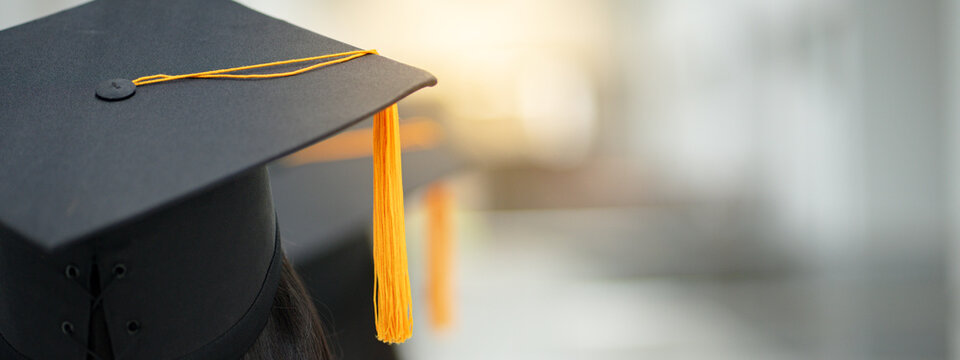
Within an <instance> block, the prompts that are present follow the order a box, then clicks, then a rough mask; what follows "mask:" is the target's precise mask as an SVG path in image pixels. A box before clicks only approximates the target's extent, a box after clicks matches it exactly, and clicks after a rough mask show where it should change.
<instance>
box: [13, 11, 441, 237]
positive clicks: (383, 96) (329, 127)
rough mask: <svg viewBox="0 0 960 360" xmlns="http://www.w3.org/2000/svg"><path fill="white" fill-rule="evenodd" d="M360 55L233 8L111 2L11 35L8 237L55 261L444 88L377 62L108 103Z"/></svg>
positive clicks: (405, 69)
mask: <svg viewBox="0 0 960 360" xmlns="http://www.w3.org/2000/svg"><path fill="white" fill-rule="evenodd" d="M371 45H373V44H371ZM371 47H373V46H371ZM355 49H356V48H354V47H353V46H349V45H346V44H344V43H341V42H338V41H335V40H331V39H329V38H326V37H323V36H321V35H317V34H314V33H312V32H309V31H307V30H304V29H301V28H298V27H296V26H293V25H290V24H289V23H286V22H284V21H280V20H277V19H273V18H270V17H268V16H265V15H263V14H260V13H257V12H256V11H253V10H250V9H248V8H246V7H243V6H241V5H239V4H236V3H233V2H230V1H225V0H204V1H198V0H139V1H127V0H99V1H93V2H91V3H88V4H84V5H81V6H79V7H76V8H73V9H70V10H67V11H64V12H61V13H58V14H54V15H52V16H49V17H45V18H42V19H39V20H36V21H33V22H29V23H26V24H23V25H20V26H16V27H13V28H10V29H7V30H4V31H0V84H3V86H0V109H2V110H0V111H2V114H3V116H2V117H0V146H2V149H3V151H0V179H2V181H0V204H3V205H2V206H0V227H5V228H7V230H8V231H10V232H14V233H16V234H18V235H19V237H21V238H23V239H25V240H26V241H30V242H32V243H34V244H36V245H37V246H40V247H42V248H46V249H55V248H58V247H62V246H66V245H68V244H69V243H71V242H74V241H78V240H80V239H83V238H84V237H85V236H89V235H91V234H94V233H96V232H100V231H103V230H104V229H106V228H109V227H111V226H116V225H117V224H119V223H122V222H126V221H129V220H130V219H132V218H134V217H136V216H138V215H142V214H145V213H147V212H149V211H151V210H153V209H155V208H157V207H160V206H163V205H165V204H169V203H171V202H173V201H176V200H177V199H181V198H183V197H185V196H187V195H189V194H193V193H197V192H199V191H202V190H204V189H207V188H209V187H210V186H211V185H212V184H215V183H217V182H219V181H223V180H224V179H227V178H229V177H231V176H234V175H236V174H239V173H241V172H243V171H245V170H247V169H251V168H254V167H257V166H261V165H263V164H265V163H266V162H268V161H270V160H272V159H276V158H278V157H280V156H283V155H285V154H288V153H290V152H293V151H295V150H297V149H299V148H302V147H304V146H306V145H309V144H310V143H313V142H316V141H318V140H322V139H324V138H326V137H328V136H330V135H332V134H333V133H335V132H337V131H339V130H342V129H344V128H345V127H347V126H350V125H352V124H354V123H355V122H357V121H358V120H360V119H363V118H365V117H367V116H370V115H371V114H373V113H375V112H376V111H378V110H380V109H382V108H384V107H386V106H388V105H389V104H392V103H395V102H397V101H398V100H400V99H401V98H403V97H405V96H406V95H408V94H410V93H412V92H413V91H415V90H417V89H419V88H421V87H424V86H429V85H432V84H434V83H435V82H436V79H434V78H433V76H431V75H430V74H428V73H426V72H424V71H422V70H419V69H416V68H413V67H410V66H407V65H403V64H400V63H397V62H394V61H392V60H389V59H387V58H385V57H381V56H376V55H368V56H364V57H361V58H358V59H355V60H351V61H348V62H346V63H342V64H337V65H333V66H330V67H326V68H322V69H318V70H315V71H310V72H307V73H303V74H300V75H297V76H292V77H285V78H277V79H266V80H196V79H193V80H191V79H187V80H179V81H174V82H168V83H162V84H155V85H147V86H142V87H140V88H138V89H137V90H136V94H135V95H133V96H132V97H130V98H128V99H125V100H121V101H113V102H108V101H103V100H100V99H99V98H97V97H96V95H95V90H96V88H97V86H98V85H99V84H100V83H101V82H103V81H105V80H109V79H115V78H126V79H132V78H136V77H139V76H145V75H153V74H158V73H164V74H183V73H192V72H198V71H206V70H214V69H221V68H227V67H235V66H242V65H252V64H258V63H263V62H269V61H277V60H286V59H293V58H300V57H307V56H313V55H321V54H329V53H337V52H343V51H350V50H355ZM300 66H302V65H294V66H291V67H284V68H272V69H269V70H268V72H275V71H279V70H290V69H293V68H298V67H300Z"/></svg>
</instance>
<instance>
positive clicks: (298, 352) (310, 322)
mask: <svg viewBox="0 0 960 360" xmlns="http://www.w3.org/2000/svg"><path fill="white" fill-rule="evenodd" d="M332 358H333V356H332V355H331V352H330V347H329V346H328V344H327V340H326V337H324V333H323V326H322V325H321V324H320V318H319V316H317V309H316V308H314V306H313V300H312V299H311V297H310V294H309V293H308V292H307V290H306V288H305V287H304V286H303V282H302V281H301V280H300V277H299V276H297V272H296V271H295V270H294V269H293V266H291V265H290V262H289V261H287V258H286V257H284V258H283V272H282V274H281V275H280V285H279V287H278V288H277V295H276V296H274V298H273V309H272V310H271V311H270V318H269V320H267V326H265V327H264V329H263V332H261V333H260V337H259V338H257V341H256V342H255V343H253V346H251V347H250V350H247V353H246V354H245V355H244V356H243V359H242V360H268V359H284V360H328V359H332Z"/></svg>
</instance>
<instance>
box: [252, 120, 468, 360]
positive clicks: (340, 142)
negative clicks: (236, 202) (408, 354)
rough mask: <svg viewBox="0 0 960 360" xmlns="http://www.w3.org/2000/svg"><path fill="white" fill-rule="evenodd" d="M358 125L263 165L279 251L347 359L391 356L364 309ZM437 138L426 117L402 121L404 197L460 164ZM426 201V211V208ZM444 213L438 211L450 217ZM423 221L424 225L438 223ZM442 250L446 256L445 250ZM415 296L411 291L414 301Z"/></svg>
mask: <svg viewBox="0 0 960 360" xmlns="http://www.w3.org/2000/svg"><path fill="white" fill-rule="evenodd" d="M364 125H368V124H366V122H365V123H362V124H360V125H359V127H360V129H358V130H351V131H347V132H344V133H341V134H338V135H337V136H336V137H333V138H331V139H329V140H328V141H326V142H323V143H319V144H316V145H314V146H311V147H310V148H307V149H305V150H302V151H300V152H298V153H295V154H293V155H290V156H288V157H286V158H284V159H283V160H281V161H277V162H275V163H274V164H273V165H271V166H270V177H271V185H272V186H273V195H274V199H275V202H276V206H277V217H278V220H279V222H280V224H281V226H280V228H281V230H280V232H281V237H282V239H283V244H284V245H283V246H284V249H285V250H286V254H287V256H288V257H290V258H291V260H292V262H293V263H294V265H295V266H296V268H297V272H298V273H299V274H300V277H301V278H302V279H303V282H304V285H305V286H306V287H307V289H308V290H309V291H310V293H311V295H312V296H313V298H314V300H315V301H316V307H317V309H318V310H319V311H320V313H321V315H322V317H323V318H324V320H326V321H325V324H324V325H325V326H326V327H327V329H328V330H329V332H330V333H331V334H332V335H331V339H330V341H331V342H332V344H334V346H333V347H334V348H335V349H337V351H338V352H339V353H340V354H339V355H340V357H342V358H346V359H391V358H394V355H393V350H392V348H391V347H389V346H385V345H384V344H382V343H380V342H378V341H377V340H376V338H375V337H374V336H373V327H372V326H370V324H372V323H373V322H374V318H373V313H372V312H370V305H371V296H370V289H371V288H372V287H373V286H374V283H373V280H374V276H373V273H374V264H373V261H372V258H371V257H370V251H371V249H370V222H371V217H370V208H371V202H372V194H371V193H370V191H369V189H370V187H371V186H372V184H371V182H370V178H371V168H372V167H371V157H370V155H371V148H370V137H371V133H370V129H369V128H363V127H364ZM442 137H443V136H442V132H441V130H440V129H439V126H438V125H436V124H435V123H433V122H430V121H425V120H418V119H410V121H406V119H405V121H403V122H401V126H400V138H401V143H402V144H403V149H404V150H403V165H404V166H403V180H404V181H403V185H404V192H405V193H406V194H407V195H410V194H411V193H413V192H417V191H423V189H429V190H427V192H428V193H431V194H432V193H433V192H434V191H435V189H436V188H438V187H441V186H442V185H441V184H442V183H443V182H444V178H446V177H449V176H450V175H452V174H453V173H454V172H456V171H458V170H461V169H463V168H465V167H466V166H467V164H466V163H465V161H464V160H463V159H462V158H461V157H459V156H457V154H456V152H455V151H453V149H451V148H450V147H449V146H446V145H445V144H444V143H443V141H442ZM428 198H430V197H428ZM430 199H432V198H430ZM425 200H427V199H425ZM433 204H434V202H432V201H425V205H427V208H433V207H432V206H430V205H433ZM446 210H448V211H443V212H444V213H447V214H449V209H446ZM427 223H428V224H429V225H431V226H430V228H433V227H435V226H434V225H442V224H437V222H436V221H427ZM415 225H416V224H415ZM438 239H440V241H443V240H450V238H449V237H446V238H441V237H437V236H433V237H430V238H429V241H428V243H429V244H431V245H433V244H436V243H437V240H438ZM409 251H411V252H416V251H420V250H419V249H409ZM446 255H447V259H449V256H450V254H449V253H446ZM428 258H429V259H434V258H437V256H434V257H428ZM440 261H441V262H442V261H443V259H441V260H440ZM428 263H431V264H432V263H434V261H428ZM448 273H449V268H447V267H440V268H436V269H431V271H429V273H428V278H429V279H430V281H429V284H431V286H428V288H429V289H435V288H437V287H438V286H432V285H434V284H436V285H441V286H442V285H445V284H448V283H449V281H440V280H443V278H444V277H445V276H447V274H448ZM447 280H449V279H447ZM446 290H449V289H446ZM448 293H449V291H445V292H444V294H448ZM422 295H424V294H419V293H415V294H414V296H415V297H418V298H419V297H420V296H422ZM426 298H427V299H433V298H435V297H434V296H427V297H426ZM429 303H430V304H431V306H430V308H429V309H431V310H436V309H438V307H437V306H435V305H436V304H435V303H434V302H429ZM428 313H429V314H430V315H431V319H434V318H436V317H437V316H435V315H436V314H437V311H430V312H428Z"/></svg>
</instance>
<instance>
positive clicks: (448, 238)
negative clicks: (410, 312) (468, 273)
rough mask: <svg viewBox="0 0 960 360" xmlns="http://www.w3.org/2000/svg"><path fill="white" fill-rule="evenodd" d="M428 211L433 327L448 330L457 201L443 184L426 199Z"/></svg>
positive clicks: (428, 283) (429, 285) (428, 262)
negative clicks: (454, 201) (454, 214)
mask: <svg viewBox="0 0 960 360" xmlns="http://www.w3.org/2000/svg"><path fill="white" fill-rule="evenodd" d="M424 200H425V201H426V207H427V208H426V210H427V270H428V271H427V274H428V279H427V295H428V296H427V299H428V301H429V304H428V305H429V309H430V324H431V325H432V326H433V328H434V329H435V330H446V329H447V328H449V327H450V325H451V324H452V322H453V321H452V320H453V319H452V318H453V309H452V304H453V299H452V296H453V283H452V278H451V272H452V270H453V234H452V230H453V219H452V216H453V201H452V200H453V197H452V196H451V194H450V189H448V188H447V186H446V185H445V184H443V183H439V182H438V183H435V184H433V185H431V186H430V188H429V189H427V193H426V195H425V196H424Z"/></svg>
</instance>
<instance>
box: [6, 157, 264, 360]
mask: <svg viewBox="0 0 960 360" xmlns="http://www.w3.org/2000/svg"><path fill="white" fill-rule="evenodd" d="M272 204H273V201H272V198H271V194H270V184H269V176H268V174H267V171H266V169H265V168H259V169H256V170H253V171H250V172H247V173H244V174H243V175H241V176H238V177H236V178H234V179H231V180H230V181H228V182H226V183H223V184H219V185H218V186H216V187H214V188H213V189H212V190H209V191H206V192H204V193H201V194H198V195H196V196H193V197H190V198H188V199H185V200H183V201H181V202H179V203H177V204H174V205H173V206H170V207H168V208H166V209H163V210H159V211H157V212H155V213H151V214H150V215H149V216H146V217H144V218H142V219H138V220H136V221H133V222H131V223H129V224H127V225H125V226H122V227H119V228H116V229H114V230H112V231H110V232H107V233H104V234H100V235H99V236H97V238H96V239H94V240H90V241H87V242H83V243H82V244H80V245H77V246H74V247H71V248H65V249H62V250H61V251H57V252H53V253H46V252H43V251H41V250H38V249H36V248H34V247H29V246H23V245H22V243H21V242H18V241H11V239H9V238H6V237H5V236H8V235H9V234H4V233H0V304H2V305H3V306H0V334H2V336H3V338H4V340H5V341H6V342H7V343H9V344H10V345H12V347H13V348H15V349H16V352H18V353H21V354H23V355H26V356H27V357H29V358H31V359H67V360H71V359H78V360H79V359H85V358H86V351H87V350H86V345H87V344H88V337H87V332H86V329H88V328H89V323H88V319H89V318H90V315H91V312H92V311H93V310H97V308H96V306H99V307H100V309H102V311H103V313H104V315H105V319H106V328H107V330H108V333H107V334H99V335H98V336H109V339H110V344H111V345H112V347H113V349H112V353H113V355H114V357H115V358H118V359H175V358H185V359H235V358H237V357H239V356H240V355H242V353H243V351H244V350H245V349H247V348H248V347H249V345H250V344H252V343H253V341H254V340H255V339H256V337H257V336H258V334H259V333H260V330H261V329H262V328H263V325H264V324H265V322H266V319H267V317H268V316H269V313H270V311H269V310H270V305H271V304H272V300H273V295H274V293H275V291H276V286H277V282H278V281H279V277H278V274H279V268H280V266H279V260H278V259H279V258H280V250H279V249H280V242H279V239H278V228H277V226H276V213H275V211H274V210H273V205H272ZM93 264H96V266H98V271H97V272H99V275H100V276H99V279H91V274H92V273H93V271H92V266H94V265H93ZM68 266H76V268H77V269H79V270H78V271H77V272H76V274H78V276H74V277H71V276H69V272H65V270H64V269H65V268H66V267H68ZM92 281H99V283H100V291H101V293H102V300H101V301H99V302H98V301H91V300H94V299H95V294H92V291H90V290H89V289H88V288H86V284H88V283H90V282H92ZM64 321H69V322H70V323H71V324H72V325H73V326H72V328H73V330H74V331H73V332H72V333H69V334H65V333H63V332H62V331H61V330H62V329H61V324H62V323H63V322H64ZM131 324H134V325H136V331H131Z"/></svg>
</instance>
